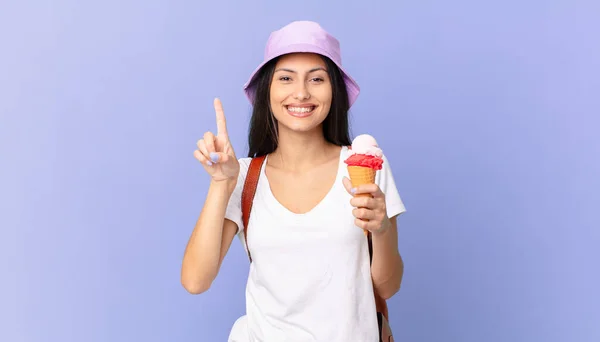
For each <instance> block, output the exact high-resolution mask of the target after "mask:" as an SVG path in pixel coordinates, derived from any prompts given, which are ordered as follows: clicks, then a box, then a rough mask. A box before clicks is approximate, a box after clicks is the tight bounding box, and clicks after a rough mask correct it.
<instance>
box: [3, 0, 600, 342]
mask: <svg viewBox="0 0 600 342" xmlns="http://www.w3.org/2000/svg"><path fill="white" fill-rule="evenodd" d="M598 13H600V4H599V3H598V2H597V1H588V2H587V3H585V2H583V1H573V0H564V1H542V0H538V1H522V0H521V1H517V0H505V1H494V2H491V1H474V0H473V1H467V0H457V1H386V2H380V1H378V2H373V3H369V2H368V1H364V0H362V1H304V2H292V1H289V2H284V1H268V2H265V1H263V2H257V1H244V2H242V1H238V2H236V3H230V2H219V1H211V2H206V1H189V0H188V1H174V0H171V1H166V0H161V1H115V0H113V1H106V0H105V1H93V2H92V1H75V0H70V1H52V2H50V1H23V0H21V1H16V0H14V1H10V0H9V1H2V2H1V3H0V48H1V49H2V50H1V54H0V94H1V95H0V114H1V122H0V156H1V162H2V164H1V166H2V167H1V169H0V189H1V190H0V194H1V195H0V200H1V202H0V210H1V211H2V215H1V217H0V227H1V236H0V260H2V261H1V263H2V264H0V265H1V269H2V274H3V277H2V285H1V289H2V290H1V291H0V317H1V318H2V320H1V321H2V328H1V329H0V340H1V341H11V342H12V341H36V342H37V341H61V342H64V341H78V342H79V341H86V342H96V341H111V342H112V341H225V339H226V337H227V335H228V333H229V329H230V327H231V325H232V324H233V322H234V320H235V319H236V318H237V317H239V316H240V315H242V314H243V313H244V286H245V278H246V276H247V268H248V262H247V259H246V256H245V255H244V253H243V249H242V247H241V245H240V243H239V241H238V240H237V239H236V240H235V241H234V244H233V247H232V249H231V252H230V253H229V255H228V256H227V258H226V260H225V262H224V265H223V268H222V270H221V273H220V274H219V276H218V278H217V280H216V281H215V282H214V284H213V287H212V288H211V289H210V291H209V292H208V293H206V294H204V295H200V296H192V295H189V294H187V293H186V292H185V291H184V289H183V288H182V286H181V285H180V283H179V272H180V264H181V258H182V254H183V250H184V247H185V243H186V241H187V239H188V237H189V234H190V232H191V230H192V228H193V225H194V222H195V220H196V218H197V215H198V213H199V211H200V209H201V207H202V203H203V200H204V195H205V193H206V190H207V185H208V177H207V176H206V175H205V174H204V171H203V170H202V168H201V166H200V165H198V163H197V162H196V161H195V160H194V158H193V157H192V151H193V150H194V148H195V142H196V140H197V139H198V138H200V137H201V135H202V133H203V132H204V131H206V130H214V129H215V124H214V112H213V109H212V99H213V98H214V97H215V96H220V97H221V98H222V100H223V103H224V106H225V113H226V115H227V118H228V122H229V130H230V136H231V138H232V140H233V144H234V147H235V149H236V151H237V153H238V155H244V154H245V153H246V132H247V123H248V115H249V109H250V107H249V104H248V103H247V101H246V99H245V97H244V96H243V94H242V90H241V86H242V84H243V83H244V82H245V81H246V79H247V77H248V75H249V74H250V72H251V71H252V70H253V69H254V67H255V66H256V65H257V64H258V63H259V61H260V60H261V57H262V51H263V47H264V43H265V41H266V38H267V36H268V34H269V33H270V32H271V31H272V30H275V29H277V28H279V27H281V26H282V25H284V24H287V23H288V22H290V21H292V20H297V19H310V20H316V21H319V22H320V23H321V24H322V25H323V26H324V27H325V28H326V29H328V30H329V31H331V32H332V33H333V34H334V35H336V36H337V37H338V38H339V39H340V41H341V42H342V49H343V53H344V64H345V65H346V67H347V69H348V70H349V72H350V73H351V74H352V75H353V76H354V77H355V78H356V79H357V81H358V82H359V83H360V85H361V86H362V89H363V92H362V94H361V96H360V98H359V100H358V102H357V103H356V106H355V107H353V111H352V117H353V119H352V120H353V121H352V122H353V127H354V129H353V133H355V134H360V133H371V134H373V135H374V136H376V137H377V138H378V140H379V142H380V144H381V146H382V147H383V148H384V150H385V151H386V153H387V155H388V157H389V159H390V163H391V164H392V166H393V169H394V174H395V177H396V179H397V183H398V187H399V190H400V193H401V195H402V197H403V199H404V200H405V203H406V206H407V208H408V212H407V213H406V214H405V216H402V217H401V219H400V220H399V229H400V234H399V235H400V236H399V239H400V240H399V241H400V248H401V252H402V254H403V256H404V259H405V263H406V273H405V278H404V284H403V288H402V290H401V291H400V292H399V293H398V294H397V295H396V296H395V297H394V298H393V299H391V300H390V302H389V305H390V314H391V320H392V325H393V328H394V330H395V332H396V336H397V340H398V341H427V342H429V341H461V342H471V341H473V342H480V341H490V342H491V341H498V342H505V341H544V342H551V341H568V342H576V341H577V342H584V341H585V342H587V341H590V342H591V341H599V340H600V299H599V296H598V289H599V288H600V276H599V271H598V270H599V266H598V260H599V257H600V255H599V254H600V253H599V252H598V249H599V247H598V246H599V244H600V233H599V228H600V220H599V217H598V211H597V209H596V208H595V207H597V206H598V203H600V195H599V191H598V190H599V188H600V187H599V185H600V184H599V181H598V178H599V175H600V158H599V155H600V134H599V133H598V132H599V127H600V119H599V116H600V103H599V98H600V96H599V88H600V73H599V70H600V43H599V40H598V36H599V35H600V24H599V23H598Z"/></svg>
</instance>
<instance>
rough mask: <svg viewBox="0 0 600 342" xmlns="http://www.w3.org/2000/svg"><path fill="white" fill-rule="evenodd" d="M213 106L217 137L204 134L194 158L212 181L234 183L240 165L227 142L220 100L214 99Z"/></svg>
mask: <svg viewBox="0 0 600 342" xmlns="http://www.w3.org/2000/svg"><path fill="white" fill-rule="evenodd" d="M214 105H215V112H216V114H217V135H216V136H215V135H214V134H212V133H211V132H206V133H204V137H203V138H202V139H200V140H198V143H197V145H198V149H197V150H195V151H194V157H196V159H198V161H200V163H202V166H204V169H205V170H206V172H208V174H209V175H210V176H211V177H212V180H213V181H216V182H220V181H234V180H237V177H238V174H239V172H240V163H239V162H238V160H237V158H236V156H235V152H234V151H233V147H232V146H231V143H230V142H229V136H228V135H227V124H226V121H225V113H224V112H223V105H222V104H221V100H219V99H218V98H217V99H215V102H214Z"/></svg>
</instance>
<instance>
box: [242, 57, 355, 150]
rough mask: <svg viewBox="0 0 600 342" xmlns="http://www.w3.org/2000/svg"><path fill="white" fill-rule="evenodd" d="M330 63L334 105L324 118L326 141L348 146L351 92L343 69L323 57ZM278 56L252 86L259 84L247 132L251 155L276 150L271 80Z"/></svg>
mask: <svg viewBox="0 0 600 342" xmlns="http://www.w3.org/2000/svg"><path fill="white" fill-rule="evenodd" d="M321 58H323V60H324V61H325V65H326V66H327V74H328V75H329V79H330V80H331V90H332V99H331V108H330V109H329V114H328V115H327V117H326V118H325V120H324V121H323V135H324V136H325V140H326V141H328V142H330V143H332V144H335V145H338V146H349V145H350V144H351V140H350V125H349V122H348V121H349V120H348V111H349V109H350V103H349V101H348V91H347V90H346V83H344V77H343V75H342V72H341V71H340V69H339V68H338V67H337V65H335V63H333V62H332V61H331V60H330V59H329V58H327V57H325V56H321ZM277 60H278V58H275V59H273V60H271V61H269V62H268V63H267V64H265V65H264V66H263V67H262V68H261V70H260V71H259V73H258V74H257V76H256V78H255V79H254V81H253V82H252V83H253V86H256V92H255V98H254V106H253V109H252V117H251V119H250V129H249V133H248V157H250V158H254V157H258V156H263V155H266V154H269V153H272V152H273V151H275V149H277V143H278V142H277V133H278V128H277V120H276V119H275V117H274V116H273V113H272V111H271V99H270V92H271V81H272V79H273V73H274V72H275V65H276V64H277Z"/></svg>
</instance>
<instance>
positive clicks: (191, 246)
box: [181, 182, 238, 294]
mask: <svg viewBox="0 0 600 342" xmlns="http://www.w3.org/2000/svg"><path fill="white" fill-rule="evenodd" d="M233 187H235V184H233ZM233 187H232V186H231V184H227V183H219V182H211V184H210V187H209V189H208V195H207V196H206V202H205V205H204V208H203V209H202V212H201V213H200V217H199V218H198V221H197V222H196V226H195V227H194V230H193V231H192V235H191V237H190V239H189V241H188V244H187V247H186V249H185V254H184V256H183V263H182V267H181V284H182V285H183V287H184V288H185V289H186V290H187V291H188V292H190V293H193V294H199V293H202V292H204V291H206V290H208V289H209V288H210V286H211V284H212V282H213V281H214V279H215V278H216V277H217V274H218V273H219V269H220V267H221V263H222V262H223V258H225V255H226V254H227V251H228V250H229V247H230V246H231V242H232V241H233V238H234V236H235V234H236V232H237V229H238V227H237V224H235V223H234V222H232V221H230V220H227V219H225V218H224V217H225V210H226V208H227V203H228V201H229V197H230V196H231V191H232V188H233Z"/></svg>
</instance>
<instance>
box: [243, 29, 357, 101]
mask: <svg viewBox="0 0 600 342" xmlns="http://www.w3.org/2000/svg"><path fill="white" fill-rule="evenodd" d="M295 52H312V53H317V54H320V55H322V56H325V57H328V58H329V59H331V60H332V61H333V62H334V63H335V64H336V65H337V67H338V68H339V69H340V71H341V72H342V75H343V76H344V82H345V83H346V89H347V91H348V101H349V105H350V106H352V104H354V101H356V99H357V98H358V94H359V93H360V88H359V86H358V84H357V83H356V81H354V79H352V77H350V75H349V74H348V73H347V72H346V71H345V70H344V68H342V55H341V51H340V43H339V41H338V40H337V39H336V38H335V37H333V36H332V35H330V34H329V33H327V32H326V31H325V30H324V29H323V28H322V27H321V26H320V25H319V24H317V23H315V22H312V21H294V22H292V23H290V24H288V25H286V26H284V27H283V28H281V29H279V30H277V31H275V32H272V33H271V35H270V36H269V39H268V40H267V46H266V47H265V56H264V60H263V62H262V63H261V64H260V65H259V66H258V67H257V68H256V69H255V70H254V72H253V73H252V75H251V76H250V79H249V80H248V82H246V84H245V85H244V92H245V93H246V96H247V97H248V100H250V102H251V103H252V102H253V101H254V94H255V93H256V85H255V84H254V78H255V77H256V74H257V73H258V71H259V70H260V68H262V67H263V66H264V65H265V64H266V63H268V62H269V61H270V60H272V59H273V58H275V57H279V56H282V55H285V54H288V53H295Z"/></svg>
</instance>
